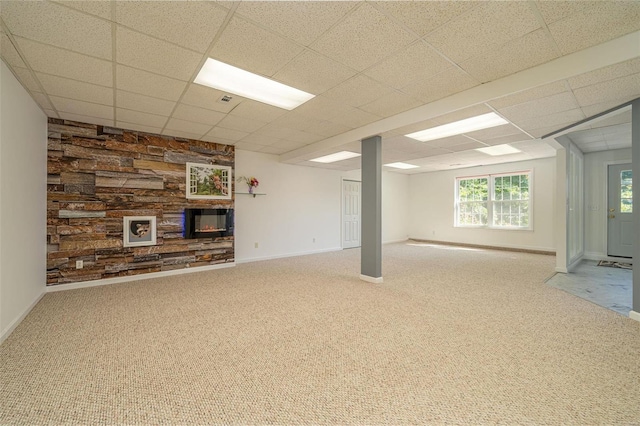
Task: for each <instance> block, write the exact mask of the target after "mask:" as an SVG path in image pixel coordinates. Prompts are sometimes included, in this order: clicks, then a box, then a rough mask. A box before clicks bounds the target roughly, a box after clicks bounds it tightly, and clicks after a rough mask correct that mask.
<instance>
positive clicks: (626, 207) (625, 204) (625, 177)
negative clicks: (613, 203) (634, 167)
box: [620, 170, 633, 213]
mask: <svg viewBox="0 0 640 426" xmlns="http://www.w3.org/2000/svg"><path fill="white" fill-rule="evenodd" d="M632 180H633V179H632V175H631V170H623V171H621V172H620V212H621V213H632V212H633V191H632Z"/></svg>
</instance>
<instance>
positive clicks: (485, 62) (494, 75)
mask: <svg viewBox="0 0 640 426" xmlns="http://www.w3.org/2000/svg"><path fill="white" fill-rule="evenodd" d="M558 56H559V53H557V48H556V46H555V43H554V41H553V40H552V39H551V37H549V36H548V35H547V33H546V32H545V31H544V30H542V29H540V30H536V31H533V32H530V33H529V34H527V35H525V36H523V37H520V38H517V39H515V40H511V41H509V42H507V43H506V44H504V45H502V46H500V47H498V48H496V49H493V50H491V51H489V52H485V53H484V54H481V55H478V56H475V57H473V58H471V59H468V60H466V61H464V62H462V63H461V64H460V67H461V68H462V69H464V70H465V71H466V72H468V73H469V74H471V76H473V77H474V78H476V79H477V80H479V81H481V82H483V83H487V82H489V81H493V80H497V79H499V78H501V77H506V76H508V75H510V74H513V73H516V72H518V71H522V70H525V69H527V68H531V67H534V66H536V65H540V64H543V63H545V62H549V61H550V60H552V59H555V58H557V57H558Z"/></svg>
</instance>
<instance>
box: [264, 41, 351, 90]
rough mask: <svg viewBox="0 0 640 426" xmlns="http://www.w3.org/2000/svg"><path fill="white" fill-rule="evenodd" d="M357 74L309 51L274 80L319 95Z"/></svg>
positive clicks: (286, 67)
mask: <svg viewBox="0 0 640 426" xmlns="http://www.w3.org/2000/svg"><path fill="white" fill-rule="evenodd" d="M355 74H356V72H355V71H354V70H352V69H349V68H347V67H346V66H344V65H341V64H339V63H338V62H335V61H334V60H332V59H329V58H327V57H326V56H322V55H320V54H319V53H315V52H313V51H311V50H309V51H306V52H303V53H302V54H300V55H298V56H297V57H296V58H295V59H293V60H292V61H291V62H289V63H288V64H287V65H286V66H285V67H284V68H283V69H281V70H280V71H278V72H277V73H276V74H275V75H274V76H273V78H274V79H275V80H278V81H280V82H282V83H284V84H287V85H289V86H292V87H295V88H296V89H300V90H304V91H305V92H309V93H312V94H314V95H318V94H320V93H323V92H325V91H326V90H328V89H330V88H332V87H334V86H336V85H337V84H339V83H341V82H342V81H344V80H346V79H348V78H350V77H353V76H354V75H355Z"/></svg>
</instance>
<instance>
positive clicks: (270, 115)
mask: <svg viewBox="0 0 640 426" xmlns="http://www.w3.org/2000/svg"><path fill="white" fill-rule="evenodd" d="M287 113H288V111H287V110H285V109H282V108H278V107H274V106H272V105H267V104H263V103H262V102H257V101H253V100H251V99H245V100H243V101H242V102H241V103H240V105H238V106H237V107H235V108H234V109H233V110H232V111H231V112H230V115H235V116H238V117H243V118H249V119H257V120H260V121H264V122H267V123H270V122H272V121H274V120H275V119H277V118H278V117H282V116H283V115H285V114H287Z"/></svg>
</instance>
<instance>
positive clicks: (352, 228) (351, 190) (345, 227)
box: [342, 180, 362, 248]
mask: <svg viewBox="0 0 640 426" xmlns="http://www.w3.org/2000/svg"><path fill="white" fill-rule="evenodd" d="M361 185H362V183H361V182H357V181H353V180H345V181H342V248H353V247H360V196H361V195H360V189H361Z"/></svg>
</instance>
